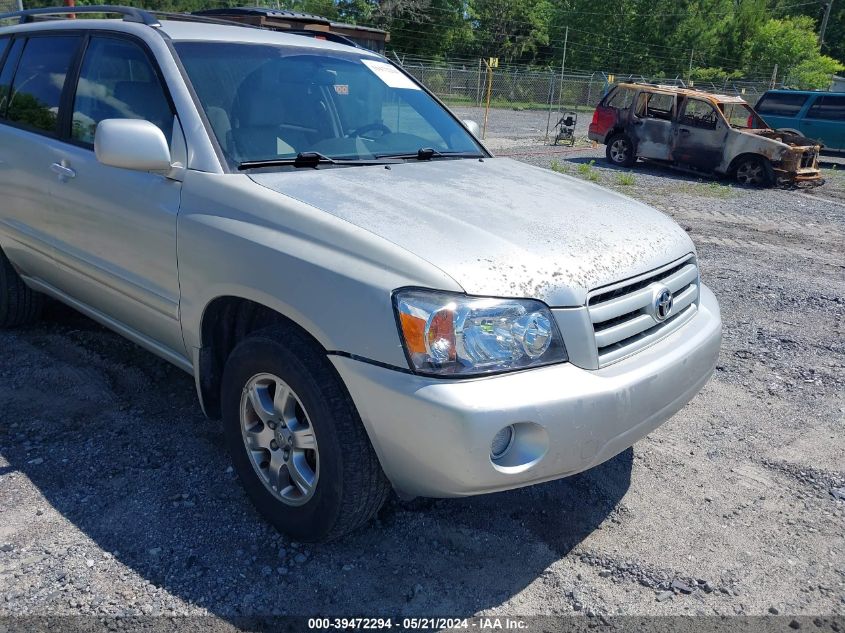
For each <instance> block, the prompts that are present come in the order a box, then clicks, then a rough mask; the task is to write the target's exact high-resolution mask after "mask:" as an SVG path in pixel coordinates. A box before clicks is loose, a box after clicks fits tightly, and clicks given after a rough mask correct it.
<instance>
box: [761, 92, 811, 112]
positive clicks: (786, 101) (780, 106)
mask: <svg viewBox="0 0 845 633" xmlns="http://www.w3.org/2000/svg"><path fill="white" fill-rule="evenodd" d="M805 103H807V95H802V94H794V93H788V92H770V93H768V94H764V95H763V98H762V99H760V101H758V102H757V107H756V108H755V110H757V112H758V113H759V114H764V115H765V114H773V115H774V116H795V115H796V114H798V113H799V112H801V108H803V107H804V104H805Z"/></svg>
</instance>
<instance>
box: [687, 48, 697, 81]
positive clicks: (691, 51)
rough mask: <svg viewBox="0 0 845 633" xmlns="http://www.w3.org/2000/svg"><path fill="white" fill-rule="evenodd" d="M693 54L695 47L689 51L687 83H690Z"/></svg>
mask: <svg viewBox="0 0 845 633" xmlns="http://www.w3.org/2000/svg"><path fill="white" fill-rule="evenodd" d="M693 55H695V49H694V48H691V49H690V52H689V72H688V73H687V83H688V84H689V83H692V57H693Z"/></svg>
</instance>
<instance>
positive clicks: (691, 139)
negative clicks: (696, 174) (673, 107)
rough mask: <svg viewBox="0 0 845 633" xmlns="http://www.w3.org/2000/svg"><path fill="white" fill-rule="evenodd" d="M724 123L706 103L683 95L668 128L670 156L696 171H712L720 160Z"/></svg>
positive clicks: (722, 148) (678, 162)
mask: <svg viewBox="0 0 845 633" xmlns="http://www.w3.org/2000/svg"><path fill="white" fill-rule="evenodd" d="M727 133H728V126H727V125H726V124H725V121H724V119H723V118H722V117H721V116H720V115H719V113H718V112H716V108H714V107H713V106H712V105H711V104H710V103H708V102H707V101H704V100H702V99H684V101H683V103H682V104H681V109H680V113H679V115H678V118H677V122H676V124H675V127H674V129H673V131H672V135H673V147H672V160H673V161H674V162H675V163H677V164H679V165H683V166H686V167H691V168H693V169H697V170H700V171H707V172H710V171H713V170H715V169H716V168H717V167H718V166H719V164H720V163H721V162H722V154H723V153H724V148H725V137H726V136H727Z"/></svg>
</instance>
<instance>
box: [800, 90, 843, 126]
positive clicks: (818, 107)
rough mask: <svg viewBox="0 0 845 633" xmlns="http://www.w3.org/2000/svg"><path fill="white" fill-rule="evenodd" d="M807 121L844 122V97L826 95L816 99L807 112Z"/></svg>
mask: <svg viewBox="0 0 845 633" xmlns="http://www.w3.org/2000/svg"><path fill="white" fill-rule="evenodd" d="M807 118H808V119H823V120H825V121H845V97H833V96H830V95H826V96H823V97H819V98H818V99H816V102H815V103H814V104H813V105H812V106H810V110H809V111H808V112H807Z"/></svg>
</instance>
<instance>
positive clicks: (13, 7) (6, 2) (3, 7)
mask: <svg viewBox="0 0 845 633" xmlns="http://www.w3.org/2000/svg"><path fill="white" fill-rule="evenodd" d="M21 9H23V5H22V4H21V1H20V0H0V13H11V12H12V11H20V10H21Z"/></svg>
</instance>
